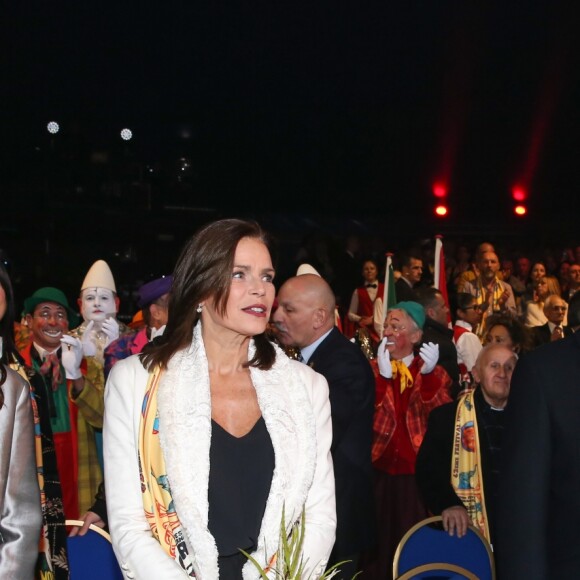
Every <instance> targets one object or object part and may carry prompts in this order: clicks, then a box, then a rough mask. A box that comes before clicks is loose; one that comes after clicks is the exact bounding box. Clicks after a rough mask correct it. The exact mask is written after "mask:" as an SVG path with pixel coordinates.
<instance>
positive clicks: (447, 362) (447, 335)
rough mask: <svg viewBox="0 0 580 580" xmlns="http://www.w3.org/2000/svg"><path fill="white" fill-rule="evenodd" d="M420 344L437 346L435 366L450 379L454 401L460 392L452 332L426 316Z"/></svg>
mask: <svg viewBox="0 0 580 580" xmlns="http://www.w3.org/2000/svg"><path fill="white" fill-rule="evenodd" d="M397 298H398V297H397ZM422 342H423V343H425V342H433V343H435V344H438V345H439V361H438V362H437V364H438V365H441V366H442V367H443V368H444V369H445V370H446V371H447V374H448V375H449V378H450V379H451V389H450V393H451V397H452V398H453V399H455V397H457V394H458V393H459V391H460V390H461V386H460V384H459V365H458V364H457V349H456V348H455V343H454V342H453V330H451V329H450V328H448V327H447V326H443V325H442V324H439V322H437V321H436V320H433V319H432V318H429V317H428V316H427V318H426V319H425V325H424V326H423V338H422Z"/></svg>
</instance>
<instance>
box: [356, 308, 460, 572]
mask: <svg viewBox="0 0 580 580" xmlns="http://www.w3.org/2000/svg"><path fill="white" fill-rule="evenodd" d="M424 324H425V311H424V309H423V307H422V306H421V305H420V304H418V303H417V302H413V301H403V302H399V303H397V304H396V305H395V306H394V307H393V308H392V309H391V310H389V312H388V314H387V318H386V320H385V326H384V331H383V336H384V338H383V340H382V341H381V343H380V344H379V348H378V352H377V358H376V364H377V365H378V369H377V370H378V372H377V373H376V374H377V377H376V382H375V415H374V426H373V431H374V434H373V445H372V460H373V467H374V488H375V501H376V504H377V536H378V542H377V546H376V550H373V551H369V552H368V553H367V554H365V557H364V558H363V577H364V578H369V579H376V580H384V578H385V577H386V576H385V575H386V574H387V572H388V570H390V568H391V566H392V561H393V556H394V553H395V549H396V546H397V544H398V542H399V541H400V540H401V538H402V537H403V535H404V534H405V532H406V531H407V530H408V529H409V528H410V527H411V526H412V525H414V524H416V523H417V522H418V521H420V520H421V519H423V518H425V517H426V516H427V509H426V508H425V505H424V504H423V502H422V500H421V498H420V495H419V491H418V489H417V484H416V482H415V460H416V458H417V452H418V451H419V448H420V446H421V442H422V441H423V435H424V434H425V430H426V428H427V417H428V416H429V413H430V412H431V410H432V409H434V408H435V407H438V406H439V405H442V404H443V403H448V402H450V401H451V396H450V388H451V378H450V377H449V375H448V374H447V372H446V371H445V369H444V368H443V367H441V366H439V365H438V364H437V361H438V359H439V347H438V346H437V345H436V344H433V343H426V344H423V345H422V346H421V348H420V350H419V352H418V354H415V349H416V347H417V346H418V345H419V344H420V343H421V340H422V336H423V330H422V329H423V325H424ZM373 362H375V361H373Z"/></svg>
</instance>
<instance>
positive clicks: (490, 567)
mask: <svg viewBox="0 0 580 580" xmlns="http://www.w3.org/2000/svg"><path fill="white" fill-rule="evenodd" d="M441 522H442V518H441V516H433V517H430V518H426V519H424V520H422V521H420V522H419V523H417V524H415V525H414V526H413V527H412V528H411V529H410V530H409V531H408V532H407V533H406V534H405V535H404V536H403V538H402V539H401V541H400V542H399V545H398V546H397V550H396V552H395V557H394V558H393V578H398V577H399V576H401V574H403V573H404V572H407V571H408V570H411V569H412V568H416V567H417V566H422V565H427V564H434V563H439V564H454V565H456V566H461V567H462V568H465V569H466V570H468V571H469V572H471V573H473V574H475V575H476V576H477V578H479V580H495V560H494V556H493V552H492V549H491V546H490V544H489V542H488V541H487V539H486V538H485V537H484V536H483V535H482V534H481V532H480V531H479V530H478V529H477V528H475V527H473V526H469V527H468V530H467V534H466V535H465V536H464V537H463V538H458V537H457V536H450V535H449V533H448V532H446V531H445V530H444V529H443V525H442V523H441Z"/></svg>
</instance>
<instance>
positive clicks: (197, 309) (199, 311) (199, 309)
mask: <svg viewBox="0 0 580 580" xmlns="http://www.w3.org/2000/svg"><path fill="white" fill-rule="evenodd" d="M202 308H203V306H202V305H201V304H198V305H197V308H196V309H195V311H196V312H197V313H198V314H200V313H201V309H202Z"/></svg>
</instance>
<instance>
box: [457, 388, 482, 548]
mask: <svg viewBox="0 0 580 580" xmlns="http://www.w3.org/2000/svg"><path fill="white" fill-rule="evenodd" d="M481 475H482V474H481V451H480V447H479V430H478V428H477V417H476V414H475V404H474V392H473V391H469V392H468V393H465V394H464V395H461V397H459V404H458V405H457V414H456V416H455V432H454V434H453V450H452V453H451V485H452V486H453V489H454V490H455V493H456V494H457V496H458V497H459V499H460V500H461V501H462V502H463V505H464V506H465V508H466V509H467V513H468V514H469V519H470V520H471V523H472V524H473V525H474V526H475V527H476V528H477V529H478V530H479V531H480V532H481V533H482V534H483V535H484V536H485V537H486V538H487V540H488V541H491V540H490V536H489V524H488V520H487V511H486V509H485V495H484V493H483V479H482V476H481Z"/></svg>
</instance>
